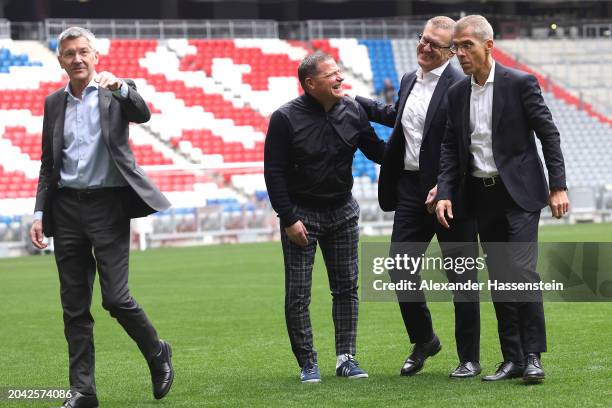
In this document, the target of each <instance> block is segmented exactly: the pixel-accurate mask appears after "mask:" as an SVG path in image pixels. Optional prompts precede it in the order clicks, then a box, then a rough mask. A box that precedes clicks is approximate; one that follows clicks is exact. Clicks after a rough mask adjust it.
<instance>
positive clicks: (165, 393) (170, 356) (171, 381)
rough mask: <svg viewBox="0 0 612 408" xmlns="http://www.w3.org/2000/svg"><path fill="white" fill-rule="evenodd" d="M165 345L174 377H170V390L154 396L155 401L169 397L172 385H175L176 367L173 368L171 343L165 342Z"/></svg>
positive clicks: (167, 389)
mask: <svg viewBox="0 0 612 408" xmlns="http://www.w3.org/2000/svg"><path fill="white" fill-rule="evenodd" d="M164 344H165V345H166V346H168V356H169V358H168V365H169V366H170V372H171V373H172V375H171V376H170V381H169V383H168V388H166V392H164V393H163V394H161V395H159V396H157V397H156V396H154V397H155V399H157V400H160V399H162V398H164V397H165V396H166V395H168V393H169V392H170V388H172V384H173V383H174V367H173V366H172V347H171V346H170V343H168V342H165V341H164Z"/></svg>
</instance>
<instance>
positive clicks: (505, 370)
mask: <svg viewBox="0 0 612 408" xmlns="http://www.w3.org/2000/svg"><path fill="white" fill-rule="evenodd" d="M523 371H525V366H523V365H522V364H521V365H519V364H516V363H514V362H512V361H504V362H503V363H500V364H499V367H497V370H496V371H495V374H491V375H487V376H485V377H482V381H499V380H509V379H511V378H518V377H522V376H523Z"/></svg>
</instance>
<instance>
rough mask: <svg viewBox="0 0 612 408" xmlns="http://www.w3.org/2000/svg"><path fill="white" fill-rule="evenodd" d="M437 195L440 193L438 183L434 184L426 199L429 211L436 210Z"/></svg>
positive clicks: (431, 212)
mask: <svg viewBox="0 0 612 408" xmlns="http://www.w3.org/2000/svg"><path fill="white" fill-rule="evenodd" d="M436 195H438V185H437V184H436V185H435V186H433V188H432V189H431V190H429V193H428V194H427V199H426V200H425V206H426V207H427V212H428V213H430V214H433V213H434V211H435V210H436Z"/></svg>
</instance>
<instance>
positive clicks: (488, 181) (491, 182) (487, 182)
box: [482, 177, 495, 187]
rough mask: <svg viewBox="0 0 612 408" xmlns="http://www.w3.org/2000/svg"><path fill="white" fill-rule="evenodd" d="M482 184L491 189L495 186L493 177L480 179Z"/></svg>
mask: <svg viewBox="0 0 612 408" xmlns="http://www.w3.org/2000/svg"><path fill="white" fill-rule="evenodd" d="M482 184H484V186H485V187H493V186H494V185H495V177H485V178H483V179H482Z"/></svg>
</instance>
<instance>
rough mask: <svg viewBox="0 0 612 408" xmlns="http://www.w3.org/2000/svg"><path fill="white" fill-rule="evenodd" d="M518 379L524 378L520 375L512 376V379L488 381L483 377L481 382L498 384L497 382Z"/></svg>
mask: <svg viewBox="0 0 612 408" xmlns="http://www.w3.org/2000/svg"><path fill="white" fill-rule="evenodd" d="M517 378H522V376H520V375H514V376H511V377H506V378H500V379H495V380H488V379H486V378H485V377H482V378H481V380H482V381H483V382H496V381H507V380H515V379H517Z"/></svg>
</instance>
